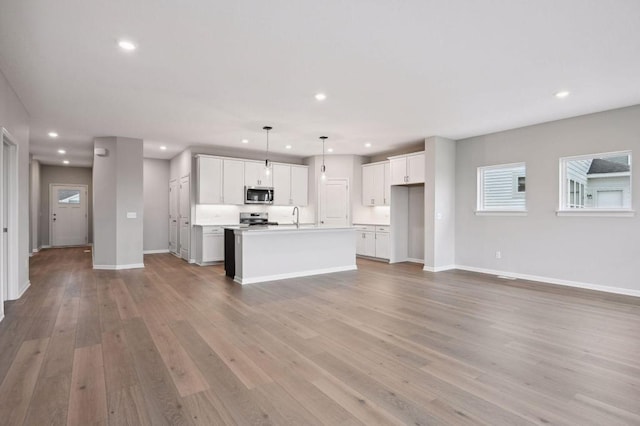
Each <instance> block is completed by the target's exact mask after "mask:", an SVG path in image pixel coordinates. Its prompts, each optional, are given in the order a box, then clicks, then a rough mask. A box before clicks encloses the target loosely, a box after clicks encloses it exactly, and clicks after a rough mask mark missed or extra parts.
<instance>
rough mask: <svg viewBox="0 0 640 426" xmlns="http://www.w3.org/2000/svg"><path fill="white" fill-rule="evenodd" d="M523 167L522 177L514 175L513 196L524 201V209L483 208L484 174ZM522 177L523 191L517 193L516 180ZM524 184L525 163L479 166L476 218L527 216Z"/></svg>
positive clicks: (477, 173) (525, 175)
mask: <svg viewBox="0 0 640 426" xmlns="http://www.w3.org/2000/svg"><path fill="white" fill-rule="evenodd" d="M520 166H521V167H524V175H522V174H514V175H513V177H512V179H513V196H514V198H519V199H524V207H518V208H514V207H504V206H503V207H500V208H489V209H487V208H485V207H484V203H485V194H484V178H485V173H486V172H487V171H491V170H497V169H512V168H515V167H520ZM519 177H524V179H525V190H524V191H518V178H519ZM526 182H527V163H526V162H524V161H520V162H517V163H504V164H494V165H490V166H480V167H478V168H477V171H476V210H475V214H476V215H477V216H526V215H527V191H526Z"/></svg>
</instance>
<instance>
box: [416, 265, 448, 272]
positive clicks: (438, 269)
mask: <svg viewBox="0 0 640 426" xmlns="http://www.w3.org/2000/svg"><path fill="white" fill-rule="evenodd" d="M452 269H456V265H446V266H427V265H425V266H424V268H422V270H423V271H427V272H442V271H450V270H452Z"/></svg>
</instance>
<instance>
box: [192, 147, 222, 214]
mask: <svg viewBox="0 0 640 426" xmlns="http://www.w3.org/2000/svg"><path fill="white" fill-rule="evenodd" d="M196 158H197V160H196V163H197V164H196V166H197V176H198V181H197V190H198V194H197V195H198V197H197V199H198V200H197V202H198V204H221V203H222V202H223V199H222V159H220V158H215V157H205V156H197V157H196Z"/></svg>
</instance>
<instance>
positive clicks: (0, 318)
mask: <svg viewBox="0 0 640 426" xmlns="http://www.w3.org/2000/svg"><path fill="white" fill-rule="evenodd" d="M3 319H4V313H3V312H2V313H0V322H2V320H3Z"/></svg>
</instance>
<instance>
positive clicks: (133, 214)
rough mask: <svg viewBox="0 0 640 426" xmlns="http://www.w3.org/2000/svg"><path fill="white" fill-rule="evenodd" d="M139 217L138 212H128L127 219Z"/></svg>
mask: <svg viewBox="0 0 640 426" xmlns="http://www.w3.org/2000/svg"><path fill="white" fill-rule="evenodd" d="M137 217H138V214H137V213H136V212H127V219H135V218H137Z"/></svg>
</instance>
